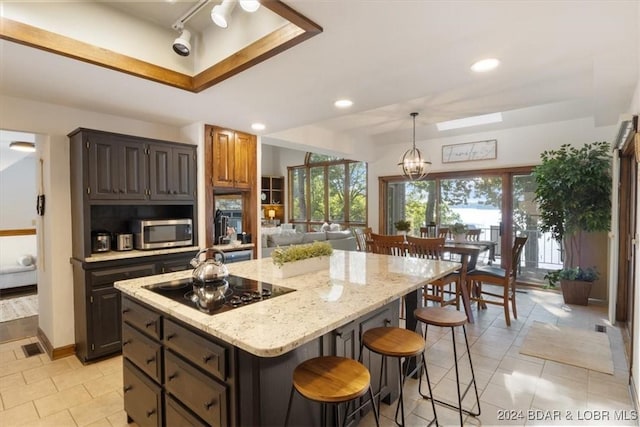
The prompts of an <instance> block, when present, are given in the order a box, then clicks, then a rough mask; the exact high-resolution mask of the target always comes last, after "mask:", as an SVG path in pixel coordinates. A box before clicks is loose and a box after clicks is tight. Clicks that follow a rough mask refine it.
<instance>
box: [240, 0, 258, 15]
mask: <svg viewBox="0 0 640 427" xmlns="http://www.w3.org/2000/svg"><path fill="white" fill-rule="evenodd" d="M240 7H241V8H242V10H244V11H245V12H250V13H253V12H255V11H256V10H258V9H259V8H260V2H259V1H258V0H240Z"/></svg>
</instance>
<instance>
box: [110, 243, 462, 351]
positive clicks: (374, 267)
mask: <svg viewBox="0 0 640 427" xmlns="http://www.w3.org/2000/svg"><path fill="white" fill-rule="evenodd" d="M459 267H460V264H459V263H456V262H450V261H433V260H424V259H418V258H411V257H393V256H387V255H377V254H371V253H364V252H354V251H341V250H334V252H333V255H332V256H331V260H330V268H329V270H323V271H318V272H314V273H308V274H304V275H300V276H295V277H290V278H287V279H280V278H277V277H276V276H274V274H273V273H274V270H275V268H276V267H275V266H274V265H273V262H272V259H271V258H262V259H256V260H251V261H243V262H238V263H232V264H228V268H229V273H230V274H233V275H237V276H243V277H247V278H250V279H254V280H259V281H263V282H267V283H271V284H273V285H280V286H284V287H288V288H292V289H295V290H296V292H291V293H288V294H285V295H281V296H278V297H277V298H273V299H269V300H264V301H261V302H259V303H255V304H249V305H247V306H243V307H239V308H236V309H233V310H229V311H226V312H223V313H219V314H215V315H208V314H206V313H202V312H200V311H198V310H196V309H194V308H191V307H188V306H186V305H183V304H181V303H179V302H175V301H172V300H170V299H168V298H165V297H163V296H162V295H159V294H156V293H154V292H152V291H149V290H147V289H144V288H143V286H146V285H151V284H155V283H161V282H165V281H170V280H176V279H182V278H185V277H190V275H191V270H187V271H181V272H177V273H167V274H161V275H156V276H148V277H142V278H138V279H131V280H124V281H120V282H116V283H115V287H116V288H117V289H119V290H120V291H122V292H123V293H125V294H127V295H129V296H132V297H133V298H135V299H137V300H139V301H142V302H144V303H146V304H148V305H150V306H152V307H154V308H156V309H158V310H159V311H162V312H164V313H167V314H169V315H171V316H173V317H175V318H177V319H179V320H181V321H183V322H185V323H187V324H189V325H191V326H193V327H195V328H197V329H200V330H202V331H203V332H205V333H207V334H210V335H212V336H214V337H216V338H219V339H221V340H223V341H226V342H228V343H230V344H232V345H234V346H236V347H239V348H241V349H243V350H245V351H247V352H249V353H252V354H254V355H256V356H260V357H274V356H279V355H281V354H284V353H286V352H288V351H290V350H293V349H295V348H297V347H299V346H300V345H302V344H305V343H307V342H309V341H312V340H313V339H316V338H318V337H320V336H322V335H324V334H326V333H328V332H330V331H332V330H334V329H336V328H339V327H341V326H343V325H345V324H347V323H349V322H350V321H352V320H355V319H357V318H359V317H361V316H363V315H365V314H367V313H369V312H371V311H373V310H376V309H378V308H380V307H382V306H384V305H386V304H388V303H390V302H391V301H394V300H397V299H398V298H400V297H401V296H403V295H405V294H407V293H409V292H411V291H414V290H417V289H419V288H420V287H421V286H422V285H424V284H426V283H428V282H429V281H431V280H433V279H435V278H438V277H441V276H444V275H446V274H448V273H451V272H453V271H454V270H456V269H457V268H459Z"/></svg>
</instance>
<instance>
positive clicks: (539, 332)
mask: <svg viewBox="0 0 640 427" xmlns="http://www.w3.org/2000/svg"><path fill="white" fill-rule="evenodd" d="M520 353H522V354H526V355H529V356H535V357H540V358H542V359H547V360H553V361H555V362H560V363H566V364H567V365H573V366H578V367H580V368H587V369H591V370H593V371H598V372H604V373H605V374H613V359H612V357H611V346H610V345H609V336H608V335H607V334H606V333H602V332H595V331H588V330H584V329H575V328H570V327H567V326H556V325H551V324H548V323H542V322H534V323H533V326H532V327H531V329H530V330H529V332H528V333H527V336H526V337H525V340H524V343H523V344H522V347H520Z"/></svg>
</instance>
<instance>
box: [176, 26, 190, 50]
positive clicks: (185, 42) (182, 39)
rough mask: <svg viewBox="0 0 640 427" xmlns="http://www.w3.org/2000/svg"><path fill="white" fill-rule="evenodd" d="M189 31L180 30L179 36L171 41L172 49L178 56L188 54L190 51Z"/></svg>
mask: <svg viewBox="0 0 640 427" xmlns="http://www.w3.org/2000/svg"><path fill="white" fill-rule="evenodd" d="M190 41H191V33H190V32H189V30H184V29H183V30H182V31H181V32H180V36H179V37H178V38H177V39H175V40H174V41H173V51H174V52H175V53H177V54H178V55H180V56H189V54H190V53H191V43H190Z"/></svg>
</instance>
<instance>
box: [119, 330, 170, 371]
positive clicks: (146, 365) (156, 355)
mask: <svg viewBox="0 0 640 427" xmlns="http://www.w3.org/2000/svg"><path fill="white" fill-rule="evenodd" d="M122 355H123V356H124V357H126V358H127V359H129V360H131V361H132V362H133V363H134V364H135V365H136V366H137V367H138V368H140V369H142V370H143V371H144V372H145V373H146V374H147V375H149V376H150V377H151V378H153V379H154V380H156V381H157V382H158V383H161V382H162V381H161V377H160V376H161V374H162V346H161V345H160V343H159V342H156V341H153V340H152V339H150V338H147V337H146V336H144V335H143V334H142V333H140V332H138V331H137V330H136V329H134V328H132V327H131V326H129V325H127V324H126V323H124V324H123V325H122Z"/></svg>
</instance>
